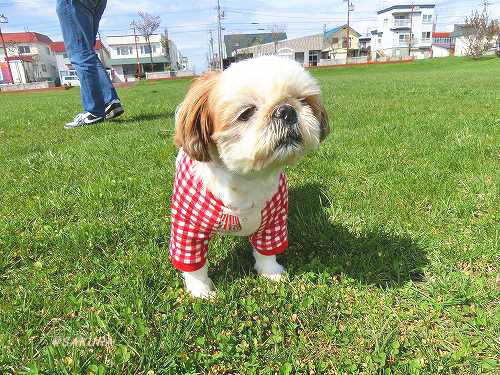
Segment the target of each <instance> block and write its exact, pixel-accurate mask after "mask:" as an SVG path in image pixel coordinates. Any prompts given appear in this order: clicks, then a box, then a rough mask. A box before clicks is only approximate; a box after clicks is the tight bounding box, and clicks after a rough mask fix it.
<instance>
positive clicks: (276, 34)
mask: <svg viewBox="0 0 500 375" xmlns="http://www.w3.org/2000/svg"><path fill="white" fill-rule="evenodd" d="M285 30H286V25H285V24H277V23H275V24H272V25H271V38H272V40H273V43H274V54H275V55H277V54H278V42H279V41H280V40H281V37H282V35H283V33H284V32H285Z"/></svg>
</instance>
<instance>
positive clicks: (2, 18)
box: [0, 14, 14, 83]
mask: <svg viewBox="0 0 500 375" xmlns="http://www.w3.org/2000/svg"><path fill="white" fill-rule="evenodd" d="M0 23H9V19H8V18H7V17H5V15H3V14H0ZM0 39H2V46H3V53H4V55H5V62H6V63H7V68H9V74H10V82H11V83H14V76H13V75H12V69H11V68H10V63H9V56H8V55H7V48H6V47H5V40H4V39H3V34H2V28H1V27H0Z"/></svg>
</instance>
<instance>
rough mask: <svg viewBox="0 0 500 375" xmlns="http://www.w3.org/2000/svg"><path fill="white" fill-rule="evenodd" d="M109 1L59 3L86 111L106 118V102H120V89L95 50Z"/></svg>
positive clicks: (60, 0) (78, 0)
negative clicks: (98, 31) (113, 81)
mask: <svg viewBox="0 0 500 375" xmlns="http://www.w3.org/2000/svg"><path fill="white" fill-rule="evenodd" d="M106 2H107V0H57V8H56V10H57V16H58V17H59V22H60V23H61V29H62V34H63V38H64V45H65V46H66V51H67V53H68V56H69V58H70V60H71V63H72V64H73V65H74V67H75V69H76V74H77V75H78V78H79V79H80V86H81V87H80V95H81V98H82V106H83V109H84V110H85V111H88V112H90V113H92V114H93V115H95V116H104V106H105V103H109V102H110V101H112V100H114V99H118V95H117V94H116V90H115V89H114V87H113V84H112V83H111V80H110V79H109V76H108V74H107V72H106V69H104V66H103V65H102V63H101V60H99V57H97V54H96V53H95V51H94V46H95V43H96V36H97V30H98V29H99V22H100V21H101V17H102V14H103V12H104V9H105V8H106Z"/></svg>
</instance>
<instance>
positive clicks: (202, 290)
mask: <svg viewBox="0 0 500 375" xmlns="http://www.w3.org/2000/svg"><path fill="white" fill-rule="evenodd" d="M209 280H210V279H209ZM186 289H187V290H188V292H189V293H190V294H191V295H192V296H193V297H195V298H203V299H210V298H214V297H215V290H214V288H213V286H212V282H211V280H210V283H208V284H205V283H202V282H192V283H187V282H186Z"/></svg>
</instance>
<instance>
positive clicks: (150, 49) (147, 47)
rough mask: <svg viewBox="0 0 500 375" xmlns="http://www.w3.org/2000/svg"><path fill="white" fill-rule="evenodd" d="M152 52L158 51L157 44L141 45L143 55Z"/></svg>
mask: <svg viewBox="0 0 500 375" xmlns="http://www.w3.org/2000/svg"><path fill="white" fill-rule="evenodd" d="M151 52H153V53H155V52H156V46H151V48H150V47H149V46H141V54H142V55H149V54H150V53H151Z"/></svg>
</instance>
